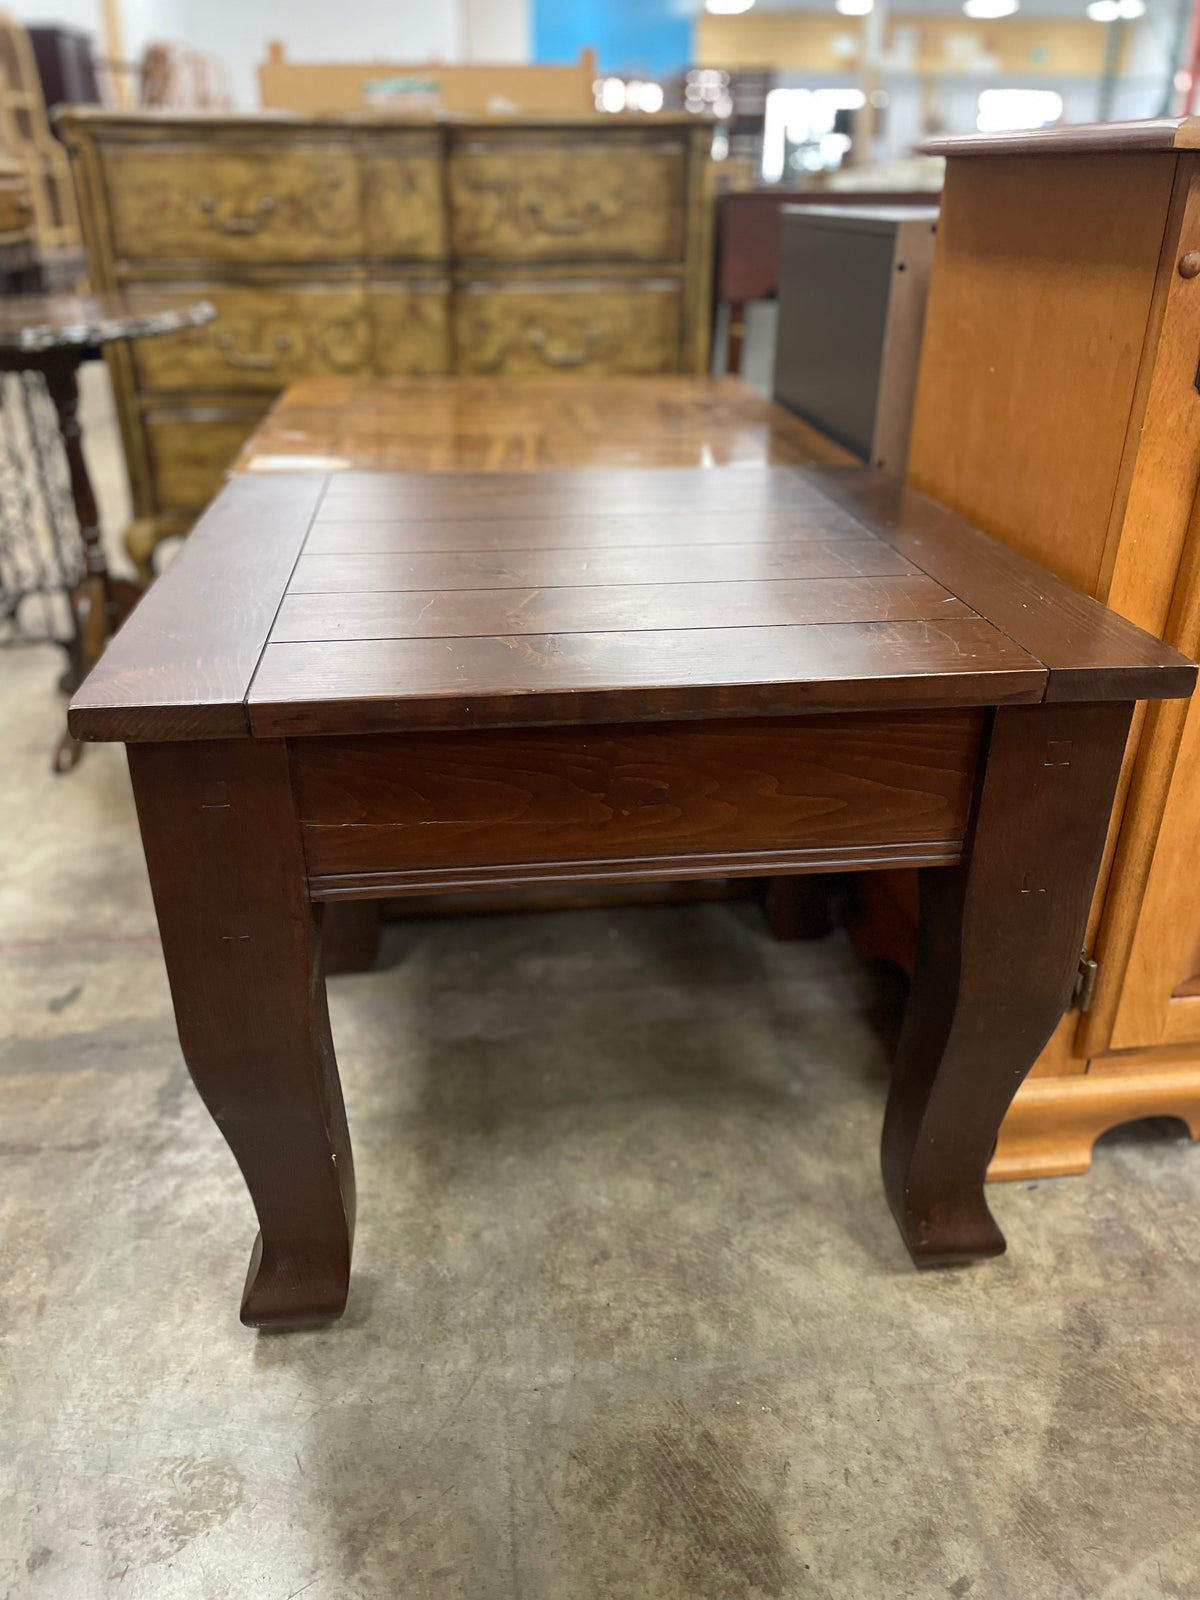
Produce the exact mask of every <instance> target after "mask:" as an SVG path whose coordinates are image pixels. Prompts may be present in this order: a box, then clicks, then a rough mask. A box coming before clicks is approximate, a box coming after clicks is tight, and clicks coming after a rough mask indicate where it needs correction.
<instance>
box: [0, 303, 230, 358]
mask: <svg viewBox="0 0 1200 1600" xmlns="http://www.w3.org/2000/svg"><path fill="white" fill-rule="evenodd" d="M216 314H217V312H216V307H215V306H213V305H212V303H211V302H210V301H208V300H186V299H183V298H182V297H178V298H173V299H168V298H166V297H164V298H163V299H161V300H142V299H139V301H138V304H137V306H136V307H133V306H131V305H129V303H128V302H127V301H126V299H125V297H124V296H123V295H120V294H95V295H82V296H80V295H73V294H51V295H40V294H30V295H13V296H10V297H8V298H5V299H0V352H3V351H28V352H31V353H38V352H44V351H48V350H70V349H83V348H87V347H88V346H95V345H101V344H107V343H108V342H109V341H110V340H113V339H145V338H148V337H150V336H151V335H152V334H157V333H177V332H178V331H179V330H180V329H181V328H199V327H202V326H203V325H204V323H206V322H211V321H212V320H213V318H214V317H215V316H216Z"/></svg>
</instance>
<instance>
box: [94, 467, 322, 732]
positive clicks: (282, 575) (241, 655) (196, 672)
mask: <svg viewBox="0 0 1200 1600" xmlns="http://www.w3.org/2000/svg"><path fill="white" fill-rule="evenodd" d="M322 489H323V483H322V480H321V479H320V478H313V477H301V476H295V477H291V478H288V479H287V480H286V481H285V480H281V479H276V480H273V481H272V482H270V483H267V482H263V481H261V480H256V479H252V478H247V479H242V480H239V481H238V482H237V483H231V484H230V485H229V487H228V489H227V491H226V492H225V493H224V494H222V495H221V496H220V497H219V499H218V500H217V501H216V503H215V504H214V505H213V507H212V508H211V510H209V511H208V512H206V513H205V515H204V517H203V518H202V519H201V521H200V523H199V525H198V526H197V527H196V530H195V532H194V533H193V534H192V536H191V537H190V538H189V540H188V542H187V549H186V552H185V559H181V560H179V561H177V562H175V563H174V565H173V566H172V567H171V569H170V570H169V571H168V572H166V573H164V575H163V576H162V577H161V578H160V579H159V580H158V582H157V583H156V584H155V585H154V589H153V591H152V593H151V594H150V595H149V596H147V597H146V598H144V599H143V600H142V602H141V604H139V605H138V606H137V607H136V608H135V609H134V612H133V614H132V616H131V617H130V618H129V620H128V621H127V622H126V623H125V625H124V627H123V628H122V629H121V631H120V632H119V633H118V635H117V637H116V639H114V640H113V642H112V644H111V645H110V647H109V648H108V649H107V650H106V651H105V653H104V655H103V656H102V657H101V660H100V664H99V667H98V668H97V670H96V671H94V672H93V673H91V674H90V676H89V677H88V678H87V679H86V680H85V682H84V683H83V684H82V685H81V686H80V688H79V690H78V691H77V692H76V695H75V698H74V700H73V701H72V702H71V712H70V716H71V717H72V718H73V719H74V720H75V723H76V726H77V727H78V728H80V729H81V730H84V731H82V732H81V734H80V736H81V737H83V738H88V739H120V740H126V741H136V740H139V739H146V738H149V739H153V738H159V737H162V736H163V733H164V730H165V729H168V728H169V729H170V730H172V731H171V732H170V734H169V737H171V738H173V739H229V738H245V737H246V734H247V733H248V731H249V730H248V727H247V722H246V709H245V705H244V703H243V702H244V700H245V696H246V691H247V689H248V688H249V685H250V680H251V678H252V676H253V673H254V668H255V666H256V664H257V662H258V659H259V657H260V655H261V653H262V647H263V645H264V643H265V642H266V638H267V634H268V633H269V632H270V629H271V624H272V623H273V622H274V620H275V613H276V611H277V610H278V608H279V602H280V601H281V600H282V598H283V595H284V591H285V590H286V588H287V582H288V579H289V578H290V577H291V574H292V568H293V567H294V566H295V563H296V558H297V556H298V555H299V554H300V550H301V548H302V546H303V544H304V537H305V534H306V533H307V532H308V528H309V524H310V523H311V521H312V516H313V513H314V511H315V510H316V508H317V505H318V504H319V502H320V499H321V493H322Z"/></svg>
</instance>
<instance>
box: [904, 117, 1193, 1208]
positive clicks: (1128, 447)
mask: <svg viewBox="0 0 1200 1600" xmlns="http://www.w3.org/2000/svg"><path fill="white" fill-rule="evenodd" d="M936 148H937V149H938V150H939V151H940V153H942V154H944V155H945V156H946V157H947V172H946V187H945V191H944V194H943V201H942V214H941V222H940V224H939V231H938V242H937V256H936V262H935V267H934V272H933V280H932V286H931V291H930V296H929V303H928V310H927V316H926V324H925V345H924V350H923V355H922V363H921V371H920V377H919V380H918V388H917V401H916V411H915V416H914V422H913V434H912V446H911V451H910V456H909V477H910V480H911V481H912V482H913V483H914V484H915V485H916V486H917V487H918V488H921V489H924V490H926V491H927V492H929V493H930V494H933V495H935V496H937V498H938V499H940V500H943V501H945V502H946V503H947V504H948V505H950V506H952V507H953V508H954V510H956V511H958V512H961V513H962V514H963V515H964V516H966V517H968V518H969V519H970V520H971V521H972V522H975V523H978V524H979V525H980V526H981V527H984V528H986V529H987V530H988V531H989V532H991V533H993V534H996V535H997V536H999V537H1000V538H1002V539H1005V540H1007V541H1008V542H1009V543H1010V544H1013V545H1016V546H1018V547H1019V548H1020V549H1022V550H1024V551H1025V552H1026V553H1028V554H1029V555H1031V556H1033V557H1035V558H1036V559H1037V560H1038V561H1040V562H1042V563H1044V564H1045V565H1046V566H1048V567H1050V568H1052V569H1053V570H1054V571H1056V572H1058V573H1059V574H1060V575H1061V576H1062V577H1064V578H1067V579H1069V580H1070V581H1071V582H1072V583H1075V584H1078V585H1079V586H1080V587H1082V588H1084V589H1086V590H1088V591H1089V592H1090V593H1091V594H1094V595H1096V596H1097V597H1098V598H1100V599H1102V600H1104V601H1105V602H1106V603H1107V604H1108V605H1109V606H1111V607H1112V608H1113V609H1114V610H1115V611H1118V612H1120V613H1121V614H1122V615H1123V616H1126V617H1128V618H1130V620H1132V621H1134V622H1137V623H1139V624H1140V625H1141V626H1142V627H1144V628H1148V629H1150V630H1151V631H1152V632H1154V633H1157V634H1159V635H1160V636H1161V637H1162V638H1164V639H1167V640H1169V641H1170V642H1171V643H1172V644H1175V645H1177V646H1178V647H1179V648H1180V649H1182V650H1184V651H1186V652H1187V653H1188V654H1189V655H1191V656H1193V657H1194V656H1195V655H1196V654H1197V653H1198V651H1200V500H1198V490H1200V388H1198V382H1200V380H1198V377H1197V372H1198V368H1200V120H1196V119H1190V120H1182V121H1177V120H1163V121H1158V122H1152V123H1140V124H1137V123H1134V124H1126V125H1122V124H1115V125H1111V126H1103V127H1095V128H1064V129H1060V130H1048V131H1045V132H1043V133H1037V134H1013V135H1007V136H998V137H991V136H975V137H972V138H967V139H959V140H946V141H939V142H938V143H937V145H936ZM1198 873H1200V700H1197V701H1194V702H1192V703H1191V704H1190V705H1189V704H1188V703H1186V702H1179V703H1175V704H1172V705H1159V706H1156V707H1154V708H1153V709H1151V710H1150V711H1148V712H1147V711H1146V710H1145V708H1144V707H1143V708H1140V709H1139V713H1138V715H1137V717H1136V718H1135V722H1134V732H1133V735H1132V737H1131V740H1130V745H1129V750H1128V754H1127V758H1126V763H1125V771H1124V775H1123V782H1122V789H1121V792H1120V795H1119V798H1118V804H1117V810H1116V814H1115V817H1114V824H1113V828H1112V832H1111V835H1110V839H1109V847H1108V852H1107V856H1106V861H1105V866H1104V869H1103V871H1102V873H1101V879H1100V886H1099V889H1098V891H1097V895H1096V900H1095V903H1094V906H1093V911H1092V916H1091V921H1090V925H1089V931H1088V949H1087V956H1088V957H1089V958H1090V959H1094V961H1095V962H1096V963H1097V965H1096V968H1095V971H1094V985H1093V986H1092V988H1091V992H1090V994H1088V992H1087V986H1086V985H1085V986H1083V987H1082V988H1081V994H1080V998H1081V1002H1082V1008H1080V1009H1076V1010H1075V1011H1073V1012H1072V1013H1070V1014H1069V1015H1068V1016H1067V1017H1066V1018H1065V1019H1064V1022H1063V1024H1062V1026H1061V1027H1060V1029H1059V1030H1058V1033H1057V1034H1056V1036H1055V1038H1054V1040H1053V1041H1052V1043H1051V1045H1050V1046H1049V1048H1048V1049H1047V1050H1046V1052H1045V1053H1044V1055H1043V1056H1042V1058H1041V1060H1040V1061H1039V1063H1038V1065H1037V1067H1036V1068H1035V1070H1034V1075H1033V1076H1032V1077H1031V1078H1030V1079H1029V1080H1027V1082H1026V1084H1025V1086H1024V1087H1023V1089H1022V1090H1021V1092H1020V1094H1019V1095H1018V1096H1017V1099H1016V1101H1015V1102H1014V1104H1013V1107H1012V1110H1011V1111H1010V1113H1009V1117H1008V1120H1007V1121H1006V1123H1005V1125H1004V1129H1003V1132H1002V1133H1001V1136H1000V1142H999V1144H998V1146H997V1150H996V1155H995V1158H994V1161H993V1166H992V1175H993V1176H995V1177H1012V1178H1016V1177H1025V1176H1030V1175H1036V1174H1048V1173H1061V1172H1078V1171H1083V1170H1085V1169H1086V1168H1087V1166H1088V1164H1089V1162H1090V1159H1091V1147H1092V1144H1093V1142H1094V1140H1095V1138H1096V1137H1097V1135H1098V1134H1100V1133H1102V1132H1104V1131H1105V1130H1106V1129H1107V1128H1110V1127H1113V1126H1115V1125H1116V1124H1118V1123H1121V1122H1125V1121H1129V1120H1131V1119H1134V1118H1138V1117H1143V1116H1152V1115H1168V1116H1175V1117H1179V1118H1181V1119H1182V1120H1183V1121H1184V1122H1186V1123H1187V1124H1188V1126H1189V1127H1190V1129H1191V1131H1192V1134H1193V1136H1197V1137H1200V898H1198V897H1197V895H1196V893H1195V883H1196V878H1197V875H1198Z"/></svg>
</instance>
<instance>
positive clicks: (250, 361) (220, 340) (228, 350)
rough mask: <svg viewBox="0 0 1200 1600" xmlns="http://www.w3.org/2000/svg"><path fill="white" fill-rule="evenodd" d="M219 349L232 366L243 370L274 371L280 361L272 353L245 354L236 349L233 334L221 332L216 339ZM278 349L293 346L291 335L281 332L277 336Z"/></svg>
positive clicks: (282, 349)
mask: <svg viewBox="0 0 1200 1600" xmlns="http://www.w3.org/2000/svg"><path fill="white" fill-rule="evenodd" d="M214 342H215V344H216V347H217V349H218V350H219V351H220V352H221V353H222V355H223V356H224V357H225V360H226V361H227V362H228V364H229V365H230V366H231V367H237V368H238V369H239V371H242V372H274V370H275V368H276V367H277V366H278V365H279V362H278V360H277V358H276V357H275V356H270V355H258V356H255V355H243V354H242V353H241V351H240V350H235V349H234V345H233V334H231V333H219V334H218V335H217V337H216V339H215V341H214ZM275 348H276V350H278V351H280V352H283V351H285V350H290V349H291V348H292V340H291V335H290V334H286V333H280V334H277V335H276V338H275Z"/></svg>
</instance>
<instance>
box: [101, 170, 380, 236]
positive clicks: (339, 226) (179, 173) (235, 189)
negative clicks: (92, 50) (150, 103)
mask: <svg viewBox="0 0 1200 1600" xmlns="http://www.w3.org/2000/svg"><path fill="white" fill-rule="evenodd" d="M104 170H105V180H106V190H107V197H108V206H109V211H110V213H111V217H112V235H113V249H114V252H115V253H116V255H117V256H118V257H122V258H125V259H127V260H172V259H173V260H195V259H198V258H199V259H204V258H209V257H211V258H212V259H214V260H225V261H268V260H274V261H312V260H323V259H334V260H343V259H346V258H348V257H355V256H361V255H362V253H363V231H362V217H361V211H360V205H359V176H358V168H357V165H356V163H355V160H354V154H353V152H352V151H351V150H350V148H349V147H348V146H347V147H344V148H342V149H322V148H319V147H316V146H313V147H310V148H307V149H305V148H303V147H301V148H296V147H294V146H293V147H290V148H288V149H286V150H283V149H279V150H277V149H273V148H270V147H263V148H254V147H246V146H242V147H237V146H233V147H226V146H224V145H221V144H216V143H214V144H212V145H209V146H206V147H201V146H194V145H183V146H174V147H172V148H170V149H165V148H156V147H154V146H144V145H107V146H105V147H104Z"/></svg>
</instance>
